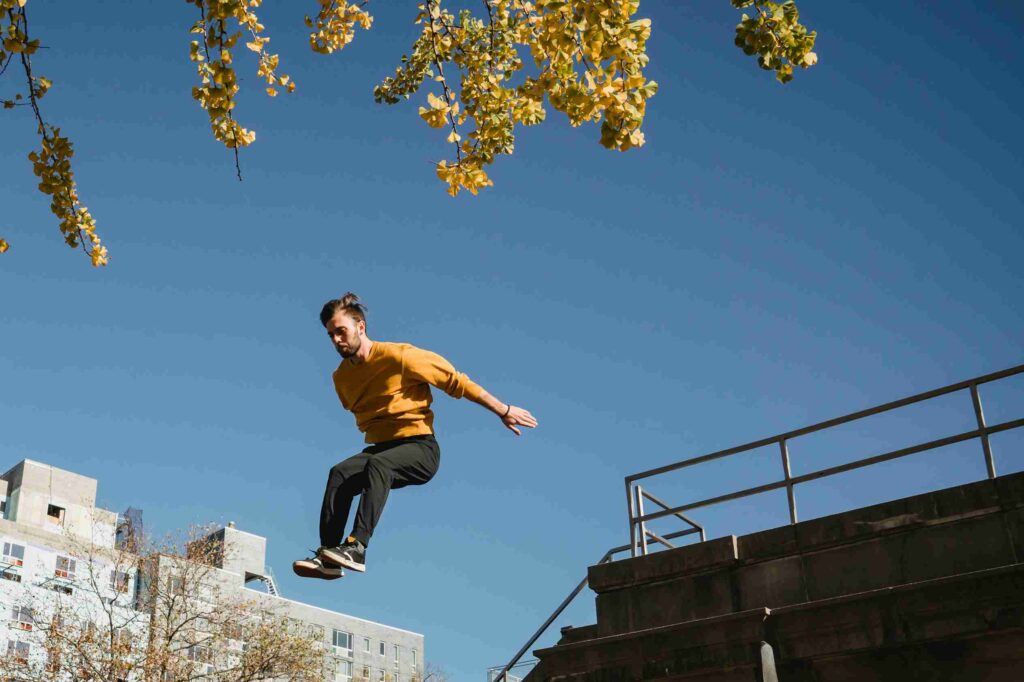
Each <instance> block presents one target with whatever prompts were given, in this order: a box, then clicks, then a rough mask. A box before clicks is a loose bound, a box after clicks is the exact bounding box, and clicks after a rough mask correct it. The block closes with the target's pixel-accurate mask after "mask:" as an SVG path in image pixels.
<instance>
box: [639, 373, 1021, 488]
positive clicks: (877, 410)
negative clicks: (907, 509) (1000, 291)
mask: <svg viewBox="0 0 1024 682" xmlns="http://www.w3.org/2000/svg"><path fill="white" fill-rule="evenodd" d="M1021 373H1024V365H1017V366H1016V367H1010V368H1009V369H1004V370H1002V371H1001V372H993V373H992V374H986V375H984V376H980V377H977V378H975V379H968V380H967V381H961V382H959V383H956V384H950V385H949V386H944V387H942V388H937V389H935V390H933V391H926V392H924V393H918V394H917V395H912V396H910V397H908V398H902V399H900V400H894V401H892V402H891V403H885V404H884V405H879V406H877V407H869V408H868V409H866V410H861V411H859V412H853V413H852V414H848V415H846V416H844V417H836V418H835V419H829V420H827V421H823V422H819V423H817V424H812V425H811V426H805V427H803V428H800V429H796V430H795V431H787V432H786V433H780V434H779V435H777V436H772V437H771V438H763V439H761V440H756V441H754V442H752V443H747V444H745V445H737V446H736V447H733V448H728V449H726V450H719V451H718V452H712V453H711V454H708V455H702V456H700V457H694V458H693V459H686V460H683V461H681V462H676V463H675V464H666V465H665V466H661V467H658V468H656V469H649V470H648V471H642V472H640V473H638V474H631V475H629V476H627V477H626V481H627V482H629V483H632V482H633V481H639V480H640V479H642V478H650V477H651V476H658V475H659V474H664V473H668V472H669V471H676V470H678V469H683V468H685V467H690V466H694V465H697V464H703V463H704V462H710V461H712V460H715V459H720V458H722V457H728V456H729V455H736V454H739V453H741V452H746V451H747V450H756V449H757V448H762V447H764V446H766V445H772V444H774V443H778V442H779V441H780V440H791V439H793V438H796V437H798V436H805V435H807V434H809V433H814V432H815V431H821V430H823V429H827V428H831V427H833V426H839V425H841V424H846V423H848V422H852V421H856V420H858V419H863V418H864V417H871V416H874V415H876V414H881V413H882V412H888V411H890V410H895V409H896V408H898V407H905V406H907V405H913V404H914V403H919V402H921V401H923V400H929V399H931V398H938V397H939V396H943V395H947V394H949V393H955V392H957V391H962V390H964V389H969V388H970V387H971V386H972V385H974V386H980V385H981V384H987V383H989V382H991V381H997V380H999V379H1005V378H1006V377H1011V376H1014V375H1015V374H1021Z"/></svg>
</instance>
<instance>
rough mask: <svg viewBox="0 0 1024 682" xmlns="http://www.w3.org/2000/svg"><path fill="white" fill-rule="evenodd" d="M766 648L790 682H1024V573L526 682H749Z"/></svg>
mask: <svg viewBox="0 0 1024 682" xmlns="http://www.w3.org/2000/svg"><path fill="white" fill-rule="evenodd" d="M589 634H593V630H590V631H589ZM563 639H564V638H563ZM761 641H768V642H769V643H770V644H772V646H773V647H774V649H775V651H776V658H777V661H778V664H777V665H778V670H779V679H780V680H783V681H784V682H847V681H853V680H857V682H863V681H864V680H899V682H925V681H926V680H927V681H929V682H931V681H938V682H947V681H948V682H953V680H956V681H957V682H962V681H968V682H969V681H972V680H978V681H979V682H980V681H985V682H1011V681H1013V682H1017V681H1018V680H1020V679H1022V678H1024V675H1022V674H1021V672H1020V671H1021V670H1024V565H1022V564H1019V563H1017V564H1014V565H1010V566H1004V567H998V568H992V569H986V570H982V571H976V572H971V573H966V574H961V575H957V576H953V577H943V578H934V579H930V580H923V581H919V582H914V583H909V584H904V585H900V586H897V587H887V588H882V589H876V590H870V591H867V592H860V593H856V594H849V595H844V596H842V597H833V598H829V599H819V600H816V601H811V602H805V603H802V604H795V605H790V606H786V607H782V608H778V609H771V608H755V609H748V610H744V611H740V612H737V613H730V614H727V615H722V616H715V617H711V618H702V619H696V620H691V621H689V622H684V623H676V624H672V625H663V626H660V627H652V628H645V629H640V630H636V631H633V632H627V633H619V634H613V635H605V636H597V637H592V638H589V639H580V640H575V641H567V642H566V643H563V644H559V645H557V646H554V647H551V648H547V649H541V650H538V651H536V652H535V653H536V655H537V656H538V658H539V659H540V661H541V663H540V665H539V666H538V667H537V668H536V669H535V670H534V672H533V673H532V674H531V675H530V677H529V678H528V679H530V680H531V682H541V681H544V682H547V681H554V680H572V681H573V682H611V681H612V680H687V681H689V682H712V681H714V682H733V681H734V680H735V681H737V682H738V681H739V680H743V681H744V682H750V680H754V679H760V678H759V677H757V674H758V672H759V665H760V655H759V645H760V642H761Z"/></svg>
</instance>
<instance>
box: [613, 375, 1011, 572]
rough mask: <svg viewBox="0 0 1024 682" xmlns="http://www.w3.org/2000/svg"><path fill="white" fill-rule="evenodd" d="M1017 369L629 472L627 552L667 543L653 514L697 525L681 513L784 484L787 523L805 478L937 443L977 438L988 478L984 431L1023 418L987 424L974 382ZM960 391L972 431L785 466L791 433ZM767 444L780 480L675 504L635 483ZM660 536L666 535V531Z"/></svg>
mask: <svg viewBox="0 0 1024 682" xmlns="http://www.w3.org/2000/svg"><path fill="white" fill-rule="evenodd" d="M1022 373H1024V365H1017V366H1015V367H1010V368H1008V369H1004V370H1002V371H999V372H993V373H991V374H985V375H983V376H979V377H975V378H974V379H968V380H966V381H961V382H958V383H955V384H950V385H949V386H944V387H942V388H937V389H935V390H932V391H926V392H924V393H918V394H917V395H912V396H909V397H907V398H902V399H900V400H894V401H892V402H888V403H885V404H883V405H878V406H876V407H871V408H868V409H866V410H860V411H858V412H853V413H851V414H848V415H845V416H842V417H837V418H835V419H829V420H827V421H823V422H819V423H817V424H812V425H811V426H805V427H803V428H800V429H796V430H793V431H787V432H785V433H781V434H779V435H777V436H772V437H771V438H763V439H761V440H756V441H753V442H751V443H746V444H744V445H739V446H736V447H732V448H727V449H725V450H719V451H718V452H712V453H710V454H707V455H701V456H700V457H693V458H690V459H685V460H682V461H679V462H676V463H674V464H667V465H665V466H661V467H658V468H655V469H649V470H647V471H642V472H640V473H637V474H631V475H629V476H627V477H626V478H625V485H626V499H627V506H628V511H629V541H630V544H629V547H630V552H631V554H632V555H633V556H636V555H637V554H638V552H639V553H640V554H647V539H648V538H653V539H654V540H656V541H658V542H661V543H662V544H666V543H664V542H662V538H660V537H658V536H657V535H656V534H654V533H653V532H652V531H650V530H648V529H647V525H646V524H647V523H648V522H650V521H656V520H658V519H663V518H666V517H668V516H675V517H677V518H680V519H682V520H683V521H685V522H686V523H689V524H691V525H693V526H695V527H696V526H697V524H696V523H695V522H693V521H692V520H691V519H690V518H688V517H686V516H684V515H683V512H686V511H690V510H693V509H700V508H702V507H708V506H711V505H715V504H720V503H722V502H728V501H730V500H736V499H740V498H743V497H749V496H751V495H759V494H761V493H766V492H770V491H773V490H780V489H783V488H785V489H786V498H787V502H788V504H789V517H790V523H797V508H796V493H795V487H796V486H797V485H799V484H801V483H807V482H808V481H814V480H817V479H820V478H825V477H827V476H834V475H836V474H841V473H844V472H847V471H853V470H855V469H860V468H863V467H867V466H872V465H874V464H879V463H881V462H887V461H890V460H894V459H898V458H900V457H907V456H909V455H913V454H917V453H920V452H926V451H929V450H934V449H936V448H941V447H944V446H947V445H953V444H955V443H960V442H963V441H967V440H971V439H973V438H979V439H980V440H981V444H982V451H983V453H984V457H985V468H986V470H987V473H988V477H989V478H995V476H996V466H995V460H994V457H993V454H992V447H991V444H990V442H989V436H991V435H993V434H996V433H1000V432H1002V431H1007V430H1010V429H1016V428H1020V427H1024V419H1012V420H1009V421H1005V422H1002V423H1000V424H993V425H988V424H986V423H985V415H984V411H983V409H982V403H981V395H980V392H979V390H978V387H979V386H981V385H982V384H987V383H990V382H993V381H998V380H1000V379H1005V378H1008V377H1012V376H1015V375H1018V374H1022ZM963 390H968V391H970V395H971V402H972V405H973V411H974V417H975V420H976V421H977V426H978V428H976V429H973V430H971V431H965V432H963V433H958V434H955V435H951V436H946V437H944V438H938V439H935V440H931V441H928V442H926V443H919V444H917V445H911V446H909V447H904V448H899V449H897V450H892V451H890V452H885V453H882V454H879V455H874V456H872V457H866V458H863V459H859V460H856V461H853V462H848V463H846V464H841V465H838V466H833V467H828V468H825V469H820V470H818V471H814V472H811V473H809V474H803V475H800V476H793V475H792V472H791V470H790V458H789V441H790V440H792V439H794V438H798V437H800V436H805V435H807V434H811V433H815V432H818V431H822V430H825V429H828V428H832V427H835V426H840V425H842V424H847V423H850V422H853V421H856V420H858V419H864V418H866V417H871V416H874V415H877V414H882V413H885V412H889V411H891V410H895V409H898V408H901V407H906V406H908V405H913V404H916V403H920V402H923V401H926V400H931V399H934V398H938V397H941V396H944V395H949V394H952V393H956V392H958V391H963ZM770 445H777V446H778V448H779V454H780V457H781V463H782V471H783V476H784V478H783V479H782V480H779V481H775V482H772V483H766V484H763V485H759V486H754V487H752V488H746V489H743V490H738V491H735V492H730V493H726V494H723V495H718V496H716V497H711V498H708V499H705V500H700V501H698V502H691V503H689V504H683V505H678V506H670V505H668V504H666V503H665V502H663V501H661V500H659V499H658V498H656V497H654V496H652V495H651V494H650V493H649V492H648V491H647V490H645V489H644V488H642V487H641V486H640V485H637V484H636V482H637V481H640V480H643V479H646V478H651V477H654V476H658V475H661V474H665V473H669V472H672V471H678V470H680V469H685V468H687V467H692V466H696V465H698V464H704V463H705V462H711V461H714V460H717V459H722V458H724V457H730V456H732V455H737V454H740V453H743V452H748V451H750V450H756V449H758V448H762V447H766V446H770ZM644 499H648V500H651V501H652V502H655V503H656V504H657V505H658V506H660V507H661V508H662V509H661V510H660V511H656V512H652V513H644V508H643V507H644V505H643V501H644ZM665 537H666V538H667V537H668V536H665ZM704 537H705V536H704V533H703V532H702V533H701V540H704Z"/></svg>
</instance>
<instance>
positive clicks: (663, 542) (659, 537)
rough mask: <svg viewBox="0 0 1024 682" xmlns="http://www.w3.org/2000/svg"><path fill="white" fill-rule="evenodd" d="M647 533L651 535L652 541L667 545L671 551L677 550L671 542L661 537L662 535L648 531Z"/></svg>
mask: <svg viewBox="0 0 1024 682" xmlns="http://www.w3.org/2000/svg"><path fill="white" fill-rule="evenodd" d="M645 532H646V533H647V535H649V536H650V537H651V539H652V540H654V541H656V542H660V543H661V544H663V545H665V546H666V547H668V548H669V549H675V548H676V546H675V545H673V544H672V543H671V542H669V541H668V540H666V539H665V538H663V537H661V536H660V535H658V534H657V533H655V532H654V531H651V530H648V531H645Z"/></svg>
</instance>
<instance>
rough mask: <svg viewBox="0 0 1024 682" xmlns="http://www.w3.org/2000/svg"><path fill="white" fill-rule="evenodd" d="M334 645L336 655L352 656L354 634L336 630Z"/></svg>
mask: <svg viewBox="0 0 1024 682" xmlns="http://www.w3.org/2000/svg"><path fill="white" fill-rule="evenodd" d="M333 644H334V651H335V653H337V654H340V655H342V656H348V657H351V656H352V633H349V632H342V631H341V630H335V631H334V640H333Z"/></svg>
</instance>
